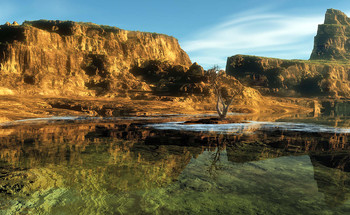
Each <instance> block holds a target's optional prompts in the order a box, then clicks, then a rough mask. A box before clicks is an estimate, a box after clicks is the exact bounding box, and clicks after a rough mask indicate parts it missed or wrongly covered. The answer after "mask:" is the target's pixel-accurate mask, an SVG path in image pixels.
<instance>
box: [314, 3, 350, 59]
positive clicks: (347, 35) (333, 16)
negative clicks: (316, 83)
mask: <svg viewBox="0 0 350 215" xmlns="http://www.w3.org/2000/svg"><path fill="white" fill-rule="evenodd" d="M320 59H321V60H349V59H350V18H349V17H347V16H346V15H345V14H344V13H343V12H341V11H339V10H334V9H328V10H327V12H326V17H325V21H324V24H322V25H319V26H318V31H317V35H316V37H315V44H314V49H313V51H312V54H311V57H310V60H320Z"/></svg>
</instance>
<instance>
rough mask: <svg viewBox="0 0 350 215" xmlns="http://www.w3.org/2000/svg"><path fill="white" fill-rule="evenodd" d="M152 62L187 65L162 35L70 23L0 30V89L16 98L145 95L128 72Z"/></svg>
mask: <svg viewBox="0 0 350 215" xmlns="http://www.w3.org/2000/svg"><path fill="white" fill-rule="evenodd" d="M154 59H160V60H163V61H167V62H169V63H170V64H177V65H182V66H184V67H189V66H190V65H191V61H190V59H189V57H188V55H187V54H186V53H185V52H184V51H183V50H182V49H181V48H180V46H179V44H178V41H177V40H176V39H175V38H173V37H170V36H167V35H161V34H155V33H143V32H135V31H126V30H122V29H119V28H116V27H110V26H100V25H95V24H92V23H76V22H71V21H44V20H40V21H33V22H24V23H23V24H22V25H20V26H16V25H9V26H7V25H3V26H0V72H1V75H0V85H1V86H0V87H2V88H7V89H9V90H11V91H12V92H15V93H17V94H42V95H80V96H85V95H91V96H105V95H109V96H113V95H118V96H120V95H123V94H125V93H126V92H127V91H128V90H149V86H148V85H147V84H146V83H144V82H143V81H142V80H139V79H137V78H135V76H134V75H133V74H132V73H130V72H129V70H130V68H132V67H133V66H135V65H139V64H142V63H143V62H145V61H149V60H154Z"/></svg>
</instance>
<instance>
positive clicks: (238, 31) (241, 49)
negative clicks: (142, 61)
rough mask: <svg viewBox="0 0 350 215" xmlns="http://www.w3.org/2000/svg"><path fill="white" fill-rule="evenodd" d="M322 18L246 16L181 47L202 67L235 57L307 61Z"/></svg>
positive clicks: (235, 19) (190, 40)
mask: <svg viewBox="0 0 350 215" xmlns="http://www.w3.org/2000/svg"><path fill="white" fill-rule="evenodd" d="M323 19H324V18H323V16H297V15H281V14H277V13H266V12H262V11H257V12H255V13H254V11H250V12H246V13H242V14H239V15H237V16H233V17H231V18H229V19H227V20H226V21H224V22H222V23H218V24H217V25H216V26H212V27H209V28H207V29H203V30H201V31H199V32H197V33H196V34H194V35H193V36H191V37H190V38H188V39H187V40H185V41H183V42H182V43H181V45H182V47H183V49H184V50H185V51H186V52H188V53H189V55H190V57H191V59H192V60H193V61H197V62H198V63H200V64H201V65H204V66H205V67H210V66H212V65H213V64H219V65H220V66H221V67H222V68H224V67H225V62H226V58H227V57H228V56H232V55H235V54H251V55H263V56H268V57H279V58H287V59H292V58H302V59H306V58H308V57H309V55H310V54H311V51H312V46H313V37H314V36H315V35H316V32H317V26H318V24H320V23H322V22H323Z"/></svg>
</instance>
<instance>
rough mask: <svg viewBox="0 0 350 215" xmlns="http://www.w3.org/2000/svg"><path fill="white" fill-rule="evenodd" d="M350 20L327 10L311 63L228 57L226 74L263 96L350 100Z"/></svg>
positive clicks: (316, 39) (243, 56) (341, 14)
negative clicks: (257, 90) (255, 89)
mask: <svg viewBox="0 0 350 215" xmlns="http://www.w3.org/2000/svg"><path fill="white" fill-rule="evenodd" d="M349 20H350V18H348V17H347V16H346V15H345V14H344V13H343V12H341V11H339V10H334V9H328V10H327V13H326V17H325V22H324V24H321V25H319V27H318V32H317V35H316V37H315V45H314V49H313V51H312V54H311V58H310V60H309V61H307V60H282V59H276V58H266V57H257V56H245V55H235V56H232V57H228V59H227V64H226V72H227V73H228V74H229V75H232V76H234V77H236V78H237V79H239V80H240V81H241V82H242V83H243V84H246V85H248V86H251V87H254V88H257V89H259V91H260V92H262V93H264V94H269V95H279V96H330V97H347V98H349V97H350V88H349V80H350V77H349V71H350V65H349V64H348V62H347V60H348V59H350V40H349V37H350V24H349V23H350V22H349Z"/></svg>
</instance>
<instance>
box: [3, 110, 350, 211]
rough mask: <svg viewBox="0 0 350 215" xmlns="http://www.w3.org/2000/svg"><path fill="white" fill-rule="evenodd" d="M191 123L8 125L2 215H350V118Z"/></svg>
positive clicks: (128, 120)
mask: <svg viewBox="0 0 350 215" xmlns="http://www.w3.org/2000/svg"><path fill="white" fill-rule="evenodd" d="M343 109H344V108H343ZM343 109H342V110H343ZM327 113H328V112H327ZM183 117H188V118H193V117H194V116H181V115H178V116H177V115H169V116H155V117H124V118H122V117H119V118H78V117H56V118H48V119H36V120H24V121H19V122H14V123H8V124H2V127H1V129H0V148H1V149H0V199H1V201H0V210H1V214H350V201H349V198H350V195H349V194H350V173H349V172H350V153H349V152H350V145H349V137H348V136H349V134H350V126H349V127H348V123H349V122H350V121H349V119H348V118H347V116H346V115H341V116H339V115H336V114H335V115H334V114H332V115H330V114H324V115H321V116H319V117H312V116H303V117H300V116H293V117H286V118H279V119H275V120H252V119H247V120H245V121H244V122H238V123H229V124H220V125H211V124H185V123H183V121H185V120H183V119H182V118H183ZM195 117H203V116H195Z"/></svg>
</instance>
